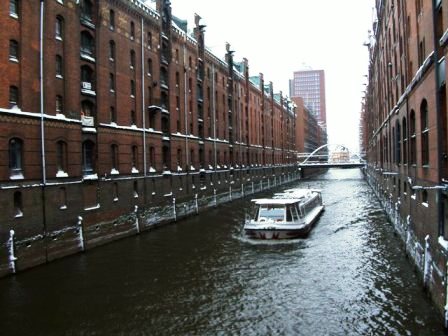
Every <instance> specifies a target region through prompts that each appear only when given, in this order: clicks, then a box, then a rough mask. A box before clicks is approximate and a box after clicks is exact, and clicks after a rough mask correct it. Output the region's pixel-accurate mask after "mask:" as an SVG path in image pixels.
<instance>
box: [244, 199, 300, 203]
mask: <svg viewBox="0 0 448 336" xmlns="http://www.w3.org/2000/svg"><path fill="white" fill-rule="evenodd" d="M252 202H254V203H255V204H257V205H269V204H272V205H289V204H294V203H299V202H300V200H299V199H297V198H274V199H273V198H257V199H253V200H252Z"/></svg>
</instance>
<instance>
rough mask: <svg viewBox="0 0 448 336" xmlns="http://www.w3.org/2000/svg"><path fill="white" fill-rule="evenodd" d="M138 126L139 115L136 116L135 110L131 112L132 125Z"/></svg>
mask: <svg viewBox="0 0 448 336" xmlns="http://www.w3.org/2000/svg"><path fill="white" fill-rule="evenodd" d="M136 124H137V115H136V114H135V111H134V110H131V125H134V126H135V125H136Z"/></svg>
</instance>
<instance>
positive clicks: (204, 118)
mask: <svg viewBox="0 0 448 336" xmlns="http://www.w3.org/2000/svg"><path fill="white" fill-rule="evenodd" d="M10 3H13V5H14V4H16V5H17V6H16V7H14V6H13V7H11V6H10ZM41 6H42V7H41ZM11 8H13V10H12V12H11ZM41 9H42V11H43V16H42V17H41V14H40V13H41ZM0 13H2V15H1V16H0V24H1V25H2V31H3V33H2V35H1V38H0V73H1V76H0V120H1V122H0V131H1V132H0V156H1V157H2V158H3V160H1V161H0V187H1V188H2V191H1V193H0V202H1V205H2V209H3V211H2V213H1V214H0V217H1V223H2V224H1V225H0V275H4V274H8V273H11V272H12V271H17V270H21V269H26V268H28V267H31V266H34V265H37V264H40V263H44V262H47V261H50V260H53V259H56V258H59V257H62V256H65V255H68V254H72V253H75V252H78V251H81V250H84V249H88V248H92V247H94V246H97V245H99V244H103V243H105V242H108V241H111V240H114V239H117V238H120V237H122V236H126V235H130V234H135V233H136V231H139V230H144V229H147V228H148V227H149V226H151V225H152V224H151V225H149V224H147V225H146V224H145V225H146V226H145V225H142V224H141V222H139V219H140V220H141V219H142V218H145V220H146V223H152V221H151V216H152V215H153V213H152V211H153V209H155V208H157V207H159V206H163V205H167V204H171V203H172V202H175V201H176V200H185V201H186V202H190V201H191V200H194V199H195V198H194V197H196V199H199V200H201V199H205V197H212V196H213V195H216V193H218V194H219V193H220V192H223V191H225V192H227V190H229V189H230V191H231V190H232V187H234V188H240V189H241V193H242V194H244V190H243V189H244V186H245V184H247V185H248V186H249V187H251V188H252V189H253V190H254V189H256V188H257V185H258V183H261V185H262V186H263V183H264V185H266V184H268V185H269V184H270V183H278V181H283V180H285V176H286V174H292V173H294V172H295V171H294V163H295V161H296V160H295V158H296V152H297V150H296V120H295V110H294V106H293V104H292V103H291V101H290V100H288V99H287V98H285V97H283V95H282V94H277V93H274V91H273V85H272V83H269V84H268V83H266V82H265V80H264V78H263V74H259V75H257V76H250V75H249V62H248V60H242V61H241V62H237V61H235V60H234V59H233V52H232V50H231V48H230V46H228V47H227V50H226V57H225V60H221V59H219V58H218V57H216V56H215V55H213V54H212V53H210V52H209V51H208V50H207V49H206V48H205V43H204V42H205V41H206V36H205V34H204V29H203V27H202V26H201V24H200V19H199V18H196V22H195V25H194V27H193V28H194V36H193V37H192V36H189V35H187V34H186V32H185V31H184V30H183V28H182V25H181V22H177V21H176V20H177V19H175V18H173V17H172V15H171V7H170V4H169V1H161V0H159V1H157V10H156V9H151V8H149V7H146V5H144V4H143V3H141V2H140V1H138V0H104V1H94V0H80V1H75V0H47V1H42V2H39V1H25V0H17V1H12V2H10V1H3V2H1V4H0ZM41 20H42V22H43V25H41V23H40V22H41ZM41 36H42V38H41ZM41 46H42V48H41ZM41 60H42V67H41ZM41 72H42V74H43V76H42V81H41V80H40V74H41ZM254 183H256V184H255V187H254ZM230 194H231V192H230ZM139 223H140V224H139ZM11 230H13V231H14V239H13V240H12V238H11V237H12V231H11ZM12 241H13V242H14V244H13V245H11V242H12ZM11 246H13V250H14V255H15V257H16V258H17V259H15V260H13V259H11V255H12V250H11ZM12 268H14V269H13V270H12Z"/></svg>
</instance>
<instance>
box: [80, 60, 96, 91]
mask: <svg viewBox="0 0 448 336" xmlns="http://www.w3.org/2000/svg"><path fill="white" fill-rule="evenodd" d="M81 82H82V83H83V88H86V89H87V88H89V89H90V90H92V88H93V85H92V84H93V70H92V69H91V68H90V67H89V66H88V65H83V66H82V67H81ZM84 83H86V84H84ZM87 84H90V85H87Z"/></svg>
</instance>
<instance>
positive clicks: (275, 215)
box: [258, 204, 285, 221]
mask: <svg viewBox="0 0 448 336" xmlns="http://www.w3.org/2000/svg"><path fill="white" fill-rule="evenodd" d="M284 216H285V207H284V206H283V205H276V204H275V205H265V206H262V207H261V208H260V214H259V219H258V220H262V219H265V220H267V219H271V220H274V221H282V220H283V219H284Z"/></svg>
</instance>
